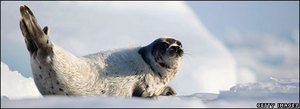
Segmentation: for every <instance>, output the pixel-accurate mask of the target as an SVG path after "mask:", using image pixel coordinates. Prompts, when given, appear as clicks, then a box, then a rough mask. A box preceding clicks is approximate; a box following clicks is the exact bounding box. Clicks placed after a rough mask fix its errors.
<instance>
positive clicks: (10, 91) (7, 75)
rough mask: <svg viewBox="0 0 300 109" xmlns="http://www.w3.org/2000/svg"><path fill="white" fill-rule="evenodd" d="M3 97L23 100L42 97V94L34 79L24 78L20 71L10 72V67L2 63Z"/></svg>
mask: <svg viewBox="0 0 300 109" xmlns="http://www.w3.org/2000/svg"><path fill="white" fill-rule="evenodd" d="M1 96H6V97H7V98H9V99H22V98H28V97H32V98H36V97H41V94H40V92H39V91H38V89H37V88H36V86H35V83H34V81H33V79H32V78H26V77H23V76H22V75H21V74H20V73H19V72H18V71H10V69H9V67H8V66H7V65H6V64H5V63H2V62H1ZM1 99H2V97H1Z"/></svg>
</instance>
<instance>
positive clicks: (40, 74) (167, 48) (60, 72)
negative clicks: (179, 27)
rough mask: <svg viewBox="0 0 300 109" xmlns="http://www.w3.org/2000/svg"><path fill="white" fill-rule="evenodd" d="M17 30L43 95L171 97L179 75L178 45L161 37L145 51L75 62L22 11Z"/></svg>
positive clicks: (109, 53) (111, 53)
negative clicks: (22, 37)
mask: <svg viewBox="0 0 300 109" xmlns="http://www.w3.org/2000/svg"><path fill="white" fill-rule="evenodd" d="M20 10H21V14H22V19H21V21H20V27H21V30H22V33H23V36H24V37H25V42H26V45H27V49H28V51H29V53H30V56H31V60H30V62H31V69H32V73H33V77H34V80H35V83H36V85H37V87H38V89H39V91H40V92H41V94H43V95H53V94H54V95H84V96H93V95H101V96H138V97H153V96H158V95H175V92H174V90H173V89H172V88H171V87H168V86H167V85H168V83H169V82H170V81H171V79H172V78H173V77H174V75H175V73H176V72H177V70H178V68H179V65H180V62H181V57H182V55H183V50H182V45H181V43H180V42H179V41H177V40H175V39H173V38H159V39H157V40H155V41H154V42H152V43H151V44H149V45H147V46H145V47H133V48H124V49H117V50H111V51H103V52H99V53H95V54H92V55H87V56H84V57H77V56H74V55H73V54H71V53H69V52H67V51H65V50H63V49H62V48H60V47H59V46H57V45H55V44H54V43H53V42H51V41H50V40H49V38H48V34H49V29H48V27H45V28H44V29H43V30H41V28H40V27H39V25H38V23H37V21H36V19H35V17H34V15H33V13H32V12H31V11H30V9H29V8H28V7H26V6H21V8H20Z"/></svg>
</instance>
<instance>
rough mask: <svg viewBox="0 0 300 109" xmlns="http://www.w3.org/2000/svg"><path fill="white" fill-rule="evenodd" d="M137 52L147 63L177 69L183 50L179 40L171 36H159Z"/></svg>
mask: <svg viewBox="0 0 300 109" xmlns="http://www.w3.org/2000/svg"><path fill="white" fill-rule="evenodd" d="M139 53H140V54H141V55H142V57H143V58H144V60H145V61H146V62H147V63H148V64H155V65H158V66H160V67H162V68H167V69H177V67H178V66H179V64H180V60H181V57H182V56H183V53H184V52H183V48H182V44H181V42H180V41H178V40H176V39H173V38H159V39H156V40H155V41H153V42H152V43H151V44H150V45H148V46H146V47H143V48H142V49H141V50H140V51H139ZM152 66H153V65H152Z"/></svg>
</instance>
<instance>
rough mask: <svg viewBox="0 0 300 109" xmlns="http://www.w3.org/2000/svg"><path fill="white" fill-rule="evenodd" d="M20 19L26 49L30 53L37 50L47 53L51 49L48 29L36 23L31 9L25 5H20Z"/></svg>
mask: <svg viewBox="0 0 300 109" xmlns="http://www.w3.org/2000/svg"><path fill="white" fill-rule="evenodd" d="M20 11H21V15H22V19H21V21H20V28H21V31H22V34H23V36H24V38H25V42H26V45H27V49H28V51H29V52H30V53H31V54H32V53H34V52H36V51H37V50H41V51H44V52H46V53H48V52H49V51H51V50H52V49H51V48H52V44H51V42H50V40H49V38H48V36H47V35H48V33H49V29H48V27H45V28H44V29H43V30H42V29H41V28H40V26H39V24H38V23H37V20H36V18H35V17H34V15H33V13H32V11H31V10H30V9H29V8H28V7H27V6H25V5H24V6H21V7H20Z"/></svg>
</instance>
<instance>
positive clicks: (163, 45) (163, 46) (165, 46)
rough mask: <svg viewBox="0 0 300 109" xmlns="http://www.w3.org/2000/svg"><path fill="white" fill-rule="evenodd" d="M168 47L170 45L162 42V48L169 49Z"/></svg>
mask: <svg viewBox="0 0 300 109" xmlns="http://www.w3.org/2000/svg"><path fill="white" fill-rule="evenodd" d="M168 46H169V44H168V43H166V42H162V44H161V48H167V47H168Z"/></svg>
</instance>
